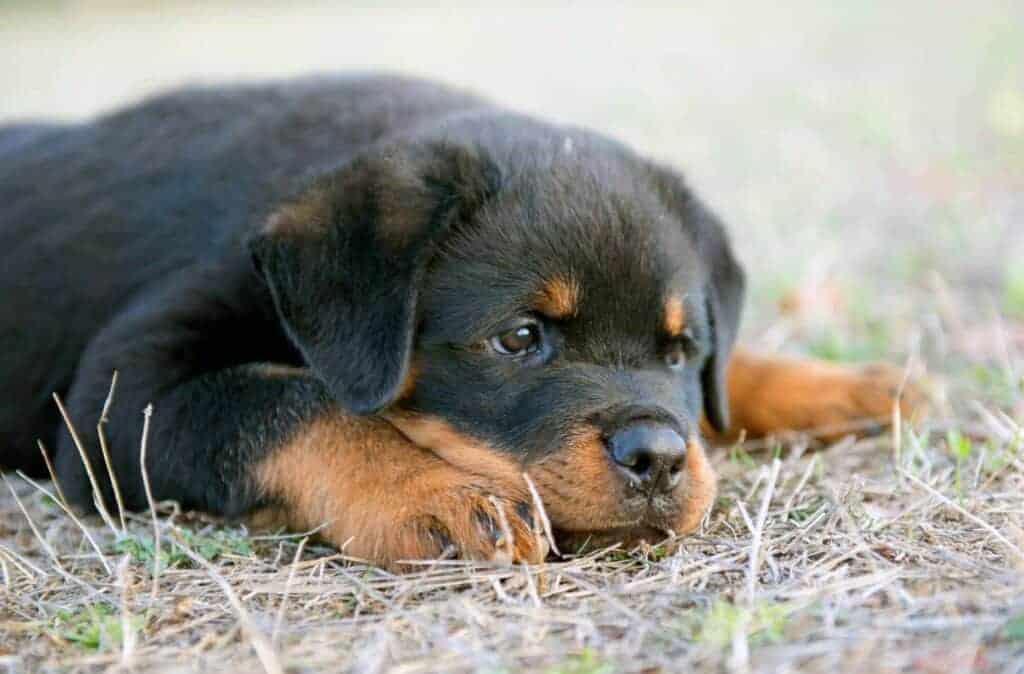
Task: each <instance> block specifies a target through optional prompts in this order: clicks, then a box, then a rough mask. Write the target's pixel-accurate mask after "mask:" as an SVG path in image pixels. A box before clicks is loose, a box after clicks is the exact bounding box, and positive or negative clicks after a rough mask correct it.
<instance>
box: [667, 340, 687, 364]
mask: <svg viewBox="0 0 1024 674" xmlns="http://www.w3.org/2000/svg"><path fill="white" fill-rule="evenodd" d="M664 358H665V365H668V366H669V368H670V369H672V370H680V369H682V368H683V367H684V366H685V365H686V349H684V348H683V344H682V343H681V342H672V344H671V345H670V346H669V347H668V349H667V350H666V351H665V356H664Z"/></svg>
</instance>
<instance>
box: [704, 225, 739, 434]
mask: <svg viewBox="0 0 1024 674" xmlns="http://www.w3.org/2000/svg"><path fill="white" fill-rule="evenodd" d="M708 215H709V216H710V219H709V223H708V225H707V229H706V230H705V232H704V234H703V236H702V238H703V239H705V240H706V245H705V246H700V245H699V244H698V247H699V248H704V250H702V251H701V257H702V258H703V259H704V260H706V261H707V265H708V267H709V269H710V272H709V274H708V284H707V290H706V293H707V295H706V297H707V305H708V316H709V317H710V321H711V334H712V344H713V346H714V351H713V352H712V353H711V356H710V357H709V358H708V361H707V363H706V364H705V365H704V370H703V371H702V372H701V384H702V387H703V389H704V415H705V416H706V417H707V419H708V422H709V423H710V424H711V427H712V428H714V429H715V430H716V431H718V432H719V433H724V432H725V431H726V429H728V427H729V387H728V384H727V377H726V372H727V370H728V366H729V356H730V354H731V353H732V348H733V345H734V344H735V343H736V335H737V333H738V332H739V325H740V313H741V311H742V309H743V295H744V289H745V286H746V280H745V278H744V274H743V270H742V269H741V268H740V266H739V264H738V263H737V262H736V258H735V257H733V253H732V248H731V246H730V245H729V240H728V237H727V235H726V234H725V230H724V228H723V227H722V225H721V223H719V222H718V220H717V218H715V217H714V216H713V215H710V214H708Z"/></svg>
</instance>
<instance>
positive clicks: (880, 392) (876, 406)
mask: <svg viewBox="0 0 1024 674" xmlns="http://www.w3.org/2000/svg"><path fill="white" fill-rule="evenodd" d="M814 388H815V389H816V391H817V395H816V396H813V397H811V398H810V399H808V400H807V401H805V405H806V408H805V409H804V414H805V415H806V416H805V419H803V421H804V424H805V428H806V430H809V431H811V432H812V433H813V434H814V435H816V436H818V437H819V438H821V439H823V440H826V441H832V440H837V439H839V438H841V437H843V436H845V435H850V434H852V435H861V436H864V435H876V434H878V433H880V432H881V431H882V430H883V429H885V428H887V427H888V426H889V425H890V424H891V423H892V420H893V413H894V411H895V409H896V407H897V406H898V407H899V410H900V414H901V416H902V417H903V418H908V417H910V416H911V415H912V414H913V413H914V412H915V411H916V410H917V409H919V408H920V407H922V406H923V404H924V396H923V395H922V393H921V392H920V390H919V389H918V387H917V386H916V384H915V383H914V382H913V380H912V379H911V378H909V377H908V376H907V374H906V372H905V371H904V370H903V369H902V368H899V367H895V366H893V365H890V364H888V363H870V364H867V365H861V366H851V367H837V368H836V369H834V370H832V371H830V372H829V373H828V374H827V375H824V376H822V379H821V381H820V382H819V386H816V387H814Z"/></svg>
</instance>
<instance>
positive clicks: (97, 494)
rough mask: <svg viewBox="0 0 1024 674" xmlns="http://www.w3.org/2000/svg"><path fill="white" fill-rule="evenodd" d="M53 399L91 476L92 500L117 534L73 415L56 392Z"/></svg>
mask: <svg viewBox="0 0 1024 674" xmlns="http://www.w3.org/2000/svg"><path fill="white" fill-rule="evenodd" d="M53 401H54V402H55V403H57V409H58V410H60V415H61V416H62V417H63V418H64V425H65V426H67V428H68V432H69V433H70V434H71V441H72V442H73V443H74V444H75V447H76V448H77V449H78V455H79V456H80V457H81V459H82V465H83V466H85V472H86V474H87V475H88V476H89V484H90V485H91V486H92V500H93V503H95V504H96V511H97V512H98V513H99V514H100V517H102V518H103V521H104V522H106V524H107V526H108V527H110V530H111V531H113V532H114V533H115V534H116V533H118V531H117V527H116V526H114V520H113V519H111V517H110V512H109V511H107V506H106V504H105V503H104V501H103V492H102V491H100V485H99V483H98V482H97V481H96V473H94V472H93V470H92V463H90V462H89V455H88V454H86V451H85V447H84V446H83V445H82V440H81V438H79V437H78V431H77V430H75V425H74V424H73V423H71V417H69V416H68V411H67V410H66V409H65V408H64V403H63V402H61V399H60V396H59V395H57V394H56V393H54V394H53Z"/></svg>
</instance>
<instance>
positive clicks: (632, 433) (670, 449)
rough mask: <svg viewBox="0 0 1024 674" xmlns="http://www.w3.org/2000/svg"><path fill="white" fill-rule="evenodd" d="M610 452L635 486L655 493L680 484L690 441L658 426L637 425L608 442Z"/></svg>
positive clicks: (623, 430)
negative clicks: (687, 441) (687, 445)
mask: <svg viewBox="0 0 1024 674" xmlns="http://www.w3.org/2000/svg"><path fill="white" fill-rule="evenodd" d="M608 450H609V451H610V452H611V454H612V458H614V459H615V463H617V464H619V465H620V466H621V467H622V469H623V471H624V472H625V473H626V474H627V475H628V476H629V478H630V479H631V480H633V481H634V484H635V485H636V486H638V487H639V488H641V489H644V490H649V491H651V492H652V493H653V492H657V491H662V492H665V491H668V490H670V489H672V488H674V487H675V486H676V485H677V484H679V476H680V474H681V473H682V471H683V465H684V464H685V463H686V441H685V440H683V438H682V436H681V435H680V434H679V433H677V432H676V431H675V430H673V429H672V428H670V427H668V426H666V425H664V424H658V423H649V422H641V423H635V424H632V425H630V426H627V427H626V428H623V429H622V430H620V431H617V432H616V433H615V434H614V435H612V436H611V437H610V438H609V439H608Z"/></svg>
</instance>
